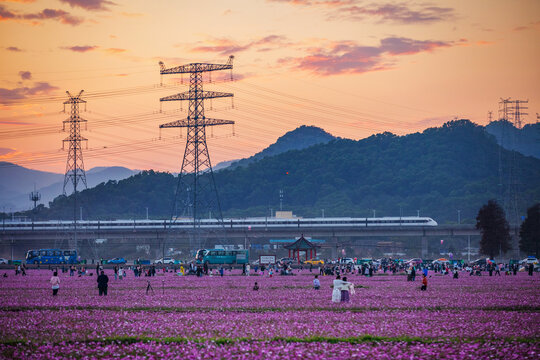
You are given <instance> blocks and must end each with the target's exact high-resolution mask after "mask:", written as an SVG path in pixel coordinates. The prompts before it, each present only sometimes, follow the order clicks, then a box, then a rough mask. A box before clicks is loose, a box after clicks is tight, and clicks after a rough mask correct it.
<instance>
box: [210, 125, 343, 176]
mask: <svg viewBox="0 0 540 360" xmlns="http://www.w3.org/2000/svg"><path fill="white" fill-rule="evenodd" d="M334 139H335V137H334V136H333V135H330V134H329V133H327V132H326V131H324V130H323V129H321V128H319V127H316V126H306V125H303V126H300V127H299V128H296V129H294V130H292V131H289V132H288V133H286V134H285V135H283V136H281V137H280V138H279V139H277V141H276V142H275V143H273V144H272V145H270V146H269V147H267V148H266V149H264V150H263V151H261V152H258V153H256V154H255V155H253V156H251V157H249V158H247V159H241V160H238V161H236V162H233V163H232V164H230V165H229V166H231V167H232V168H235V167H238V166H247V165H248V164H251V163H252V162H254V161H257V160H260V159H263V158H265V157H269V156H274V155H279V154H281V153H284V152H287V151H290V150H302V149H306V148H308V147H310V146H313V145H317V144H326V143H327V142H329V141H331V140H334ZM218 165H219V164H218Z"/></svg>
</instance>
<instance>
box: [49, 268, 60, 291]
mask: <svg viewBox="0 0 540 360" xmlns="http://www.w3.org/2000/svg"><path fill="white" fill-rule="evenodd" d="M50 283H51V287H52V294H53V296H56V295H57V294H58V289H60V278H59V277H58V272H57V271H55V272H54V273H53V276H52V277H51V280H50Z"/></svg>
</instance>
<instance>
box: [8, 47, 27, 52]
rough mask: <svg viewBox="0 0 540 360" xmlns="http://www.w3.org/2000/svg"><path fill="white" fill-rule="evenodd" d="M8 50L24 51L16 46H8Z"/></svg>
mask: <svg viewBox="0 0 540 360" xmlns="http://www.w3.org/2000/svg"><path fill="white" fill-rule="evenodd" d="M6 50H7V51H13V52H23V50H22V49H19V48H18V47H16V46H8V47H7V48H6Z"/></svg>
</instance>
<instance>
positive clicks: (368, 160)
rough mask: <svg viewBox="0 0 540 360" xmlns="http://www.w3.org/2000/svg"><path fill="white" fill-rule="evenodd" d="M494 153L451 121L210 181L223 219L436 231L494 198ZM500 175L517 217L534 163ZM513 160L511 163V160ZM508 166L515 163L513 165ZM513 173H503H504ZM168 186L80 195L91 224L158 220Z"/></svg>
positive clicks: (56, 212) (128, 184)
mask: <svg viewBox="0 0 540 360" xmlns="http://www.w3.org/2000/svg"><path fill="white" fill-rule="evenodd" d="M499 148H500V147H499V145H498V144H497V142H496V140H495V138H494V137H493V136H491V135H489V134H488V133H486V131H485V129H484V127H482V126H478V125H475V124H473V123H471V122H470V121H468V120H457V121H451V122H449V123H446V124H444V125H443V126H442V127H439V128H430V129H427V130H425V131H424V132H422V133H415V134H410V135H406V136H396V135H393V134H391V133H382V134H377V135H373V136H370V137H369V138H366V139H362V140H359V141H353V140H347V139H335V140H333V141H330V142H328V143H326V144H319V145H315V146H311V147H309V148H306V149H304V150H293V151H288V152H285V153H281V154H279V155H276V156H269V157H265V158H263V159H261V160H259V161H255V162H253V163H251V164H248V165H247V166H242V167H237V168H230V169H224V170H222V171H219V172H216V173H215V181H216V184H217V186H218V189H219V193H220V201H221V208H222V210H223V212H224V216H264V215H267V214H269V213H270V209H272V208H273V209H274V210H275V209H277V208H278V207H279V190H280V189H282V190H283V192H284V200H283V207H284V209H287V210H293V211H294V213H295V214H297V215H298V216H303V217H308V216H320V215H321V212H322V209H324V210H325V216H372V209H375V210H376V214H377V216H399V214H400V213H401V214H402V215H404V216H406V215H409V216H412V215H416V214H417V210H419V211H420V215H423V216H431V217H433V218H434V219H436V220H437V221H439V222H440V223H446V222H456V221H457V211H458V210H460V212H461V219H462V221H464V222H473V219H474V218H475V216H476V214H477V212H478V209H479V208H480V207H481V206H482V205H483V204H484V203H485V202H487V200H488V199H492V198H498V196H499V195H500V189H501V188H503V189H504V188H505V186H502V187H501V186H499V185H498V184H499V171H498V170H499ZM500 154H501V164H502V167H503V174H506V173H507V172H508V168H509V167H510V166H511V165H512V161H517V162H518V166H517V167H516V168H517V169H519V174H518V176H519V180H520V183H521V184H522V191H523V192H522V194H521V195H522V196H521V199H523V200H524V202H523V204H522V208H523V212H525V209H526V206H530V205H531V204H533V203H535V202H538V201H540V181H538V179H540V160H539V159H535V158H533V157H526V156H522V155H521V154H519V153H517V154H516V156H513V154H512V152H510V151H508V150H504V149H503V150H502V151H500ZM514 159H515V160H514ZM514 165H515V164H514ZM512 166H513V165H512ZM175 187H176V179H175V177H174V176H173V175H171V174H167V173H154V172H152V171H150V172H142V173H140V174H138V175H135V176H133V177H130V178H128V179H125V180H122V181H119V182H113V181H110V182H108V183H106V184H101V185H99V186H97V187H95V188H93V189H89V190H86V191H83V192H82V193H81V194H80V198H81V201H82V203H83V204H84V205H83V206H84V207H85V208H88V210H87V211H85V213H86V214H87V215H88V216H89V217H92V218H101V219H104V218H130V217H135V218H142V217H143V216H144V215H145V208H146V207H149V212H150V216H151V217H153V218H168V217H170V215H171V205H172V198H173V193H174V189H175ZM70 204H72V202H71V199H69V198H65V197H59V198H57V199H56V200H55V201H54V203H52V206H51V208H50V209H40V212H39V213H38V215H37V216H39V217H43V218H54V219H57V218H67V219H69V218H70V216H72V211H73V210H72V207H71V206H72V205H71V206H70Z"/></svg>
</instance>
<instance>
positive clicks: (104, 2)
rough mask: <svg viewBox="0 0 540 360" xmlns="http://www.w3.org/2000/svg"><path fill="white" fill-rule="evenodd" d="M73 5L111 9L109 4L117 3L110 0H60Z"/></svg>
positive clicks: (95, 9) (86, 8)
mask: <svg viewBox="0 0 540 360" xmlns="http://www.w3.org/2000/svg"><path fill="white" fill-rule="evenodd" d="M60 1H61V2H63V3H66V4H69V5H70V6H71V7H80V8H83V9H85V10H90V11H110V9H109V8H108V6H109V5H116V4H115V3H113V2H112V1H108V0H60Z"/></svg>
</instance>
